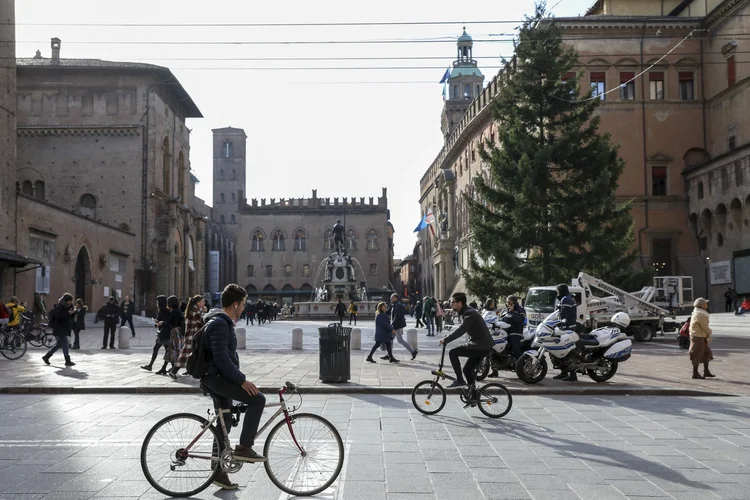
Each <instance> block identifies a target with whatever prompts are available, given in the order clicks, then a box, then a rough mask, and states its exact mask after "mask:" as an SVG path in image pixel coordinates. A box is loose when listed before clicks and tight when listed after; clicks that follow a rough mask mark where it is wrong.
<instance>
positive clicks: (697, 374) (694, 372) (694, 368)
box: [693, 366, 703, 378]
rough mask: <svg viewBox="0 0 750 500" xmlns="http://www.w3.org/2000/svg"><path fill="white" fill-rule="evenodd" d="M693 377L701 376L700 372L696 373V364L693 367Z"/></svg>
mask: <svg viewBox="0 0 750 500" xmlns="http://www.w3.org/2000/svg"><path fill="white" fill-rule="evenodd" d="M693 378H703V375H701V374H700V373H698V367H697V366H694V367H693Z"/></svg>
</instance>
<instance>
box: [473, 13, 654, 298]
mask: <svg viewBox="0 0 750 500" xmlns="http://www.w3.org/2000/svg"><path fill="white" fill-rule="evenodd" d="M544 15H545V14H544V6H543V5H538V6H537V8H536V12H535V15H534V16H533V17H531V18H527V19H526V21H525V22H524V23H523V25H522V26H521V28H520V32H519V36H518V39H517V41H516V47H515V70H510V69H506V71H509V74H508V75H507V78H506V79H504V84H503V85H502V87H501V88H500V89H499V90H498V94H497V96H496V97H495V99H494V100H493V103H492V108H493V109H492V111H493V116H494V119H495V121H496V122H497V126H498V131H499V145H497V146H496V145H494V144H489V143H487V144H485V145H483V148H482V150H481V152H480V154H481V157H482V160H483V161H485V162H486V163H487V165H488V166H489V168H490V172H491V176H490V179H491V180H490V182H484V180H483V179H482V177H481V176H477V178H476V180H475V182H476V188H477V189H476V192H477V196H476V198H475V199H473V200H469V206H470V227H471V230H472V232H473V238H474V249H475V252H476V256H477V258H475V259H474V260H473V262H472V264H471V266H470V269H469V271H468V272H467V273H466V280H467V285H468V288H469V290H471V291H472V292H473V293H475V294H477V295H480V296H497V295H498V294H499V295H505V294H508V293H513V292H523V291H525V290H526V289H527V288H528V287H529V286H530V285H550V284H556V283H560V282H565V283H569V282H570V279H571V278H572V277H575V276H576V275H577V274H578V272H579V271H585V272H587V273H589V274H592V275H594V276H597V277H600V278H603V279H605V280H607V281H609V280H611V281H612V282H613V284H619V285H621V286H628V287H630V286H635V285H636V284H638V286H640V283H636V282H639V281H642V279H643V277H644V273H642V272H637V271H635V270H634V268H633V266H632V264H633V261H634V259H635V257H636V255H635V253H634V252H633V251H632V247H633V241H634V232H633V223H632V219H631V216H630V204H629V203H618V202H617V201H616V199H615V191H616V189H617V180H618V178H619V177H620V174H621V173H622V171H623V167H624V162H623V161H622V159H620V157H619V156H618V154H617V147H616V146H615V145H613V144H612V142H611V140H610V136H609V134H606V133H600V132H599V130H598V129H599V116H598V115H597V114H596V110H597V106H598V105H599V102H600V100H599V98H590V97H591V96H592V95H591V94H590V93H589V92H585V93H581V91H580V87H579V81H578V76H576V75H575V74H574V73H573V71H574V66H575V65H576V61H577V58H578V56H577V53H576V52H575V50H573V49H572V48H571V47H569V46H566V45H565V44H563V40H562V34H561V30H560V28H559V27H557V26H556V25H555V24H554V22H553V21H551V20H549V19H546V20H543V17H544ZM509 66H512V65H509Z"/></svg>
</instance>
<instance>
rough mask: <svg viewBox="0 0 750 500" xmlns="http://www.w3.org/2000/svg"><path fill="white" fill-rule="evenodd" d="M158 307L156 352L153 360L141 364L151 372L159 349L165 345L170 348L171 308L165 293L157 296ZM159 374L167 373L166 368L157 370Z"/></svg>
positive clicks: (152, 355) (152, 357) (153, 353)
mask: <svg viewBox="0 0 750 500" xmlns="http://www.w3.org/2000/svg"><path fill="white" fill-rule="evenodd" d="M156 307H157V308H158V309H159V312H158V313H157V315H156V323H155V324H154V326H155V327H156V343H155V344H154V352H152V353H151V362H150V363H149V364H147V365H143V366H141V368H143V369H144V370H146V371H148V372H150V371H151V370H152V369H153V367H154V361H156V356H158V355H159V349H161V348H162V347H164V348H165V349H167V350H169V347H168V346H169V319H170V314H169V308H168V307H167V297H166V296H165V295H159V296H158V297H156ZM166 366H167V365H166V363H165V364H164V367H166ZM156 373H157V374H158V375H164V374H166V373H167V372H166V370H165V371H163V372H162V370H159V371H158V372H156Z"/></svg>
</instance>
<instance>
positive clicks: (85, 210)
mask: <svg viewBox="0 0 750 500" xmlns="http://www.w3.org/2000/svg"><path fill="white" fill-rule="evenodd" d="M80 211H81V215H83V216H84V217H91V218H94V217H96V198H94V195H91V194H84V195H83V196H81V201H80Z"/></svg>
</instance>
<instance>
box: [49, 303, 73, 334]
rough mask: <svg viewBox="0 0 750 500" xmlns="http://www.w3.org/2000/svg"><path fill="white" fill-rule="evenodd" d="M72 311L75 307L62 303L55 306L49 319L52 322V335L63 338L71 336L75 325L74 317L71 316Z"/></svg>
mask: <svg viewBox="0 0 750 500" xmlns="http://www.w3.org/2000/svg"><path fill="white" fill-rule="evenodd" d="M72 309H73V306H70V307H68V306H66V305H65V304H61V303H60V302H58V303H57V304H55V307H54V308H53V309H52V314H51V315H50V318H49V319H50V320H51V321H52V333H53V334H54V335H55V336H57V337H62V336H66V335H70V330H71V328H72V325H73V322H72V316H71V315H70V311H71V310H72Z"/></svg>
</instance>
